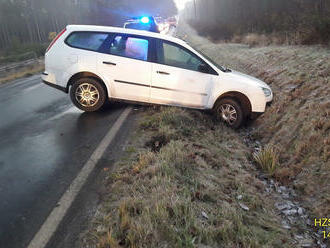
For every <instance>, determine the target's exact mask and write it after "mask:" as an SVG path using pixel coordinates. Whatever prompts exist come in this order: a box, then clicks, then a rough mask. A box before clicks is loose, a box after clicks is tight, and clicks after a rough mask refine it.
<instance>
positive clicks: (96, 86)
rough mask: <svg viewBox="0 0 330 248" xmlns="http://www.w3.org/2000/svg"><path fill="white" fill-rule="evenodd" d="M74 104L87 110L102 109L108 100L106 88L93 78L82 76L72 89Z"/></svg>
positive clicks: (71, 94)
mask: <svg viewBox="0 0 330 248" xmlns="http://www.w3.org/2000/svg"><path fill="white" fill-rule="evenodd" d="M70 97H71V101H72V102H73V104H74V105H75V106H76V107H77V108H79V109H81V110H83V111H86V112H94V111H98V110H100V109H101V108H102V107H103V106H104V104H105V102H106V90H105V89H104V87H103V86H102V84H101V83H100V82H98V81H97V80H95V79H93V78H80V79H78V80H77V81H76V82H75V83H73V85H72V87H71V89H70Z"/></svg>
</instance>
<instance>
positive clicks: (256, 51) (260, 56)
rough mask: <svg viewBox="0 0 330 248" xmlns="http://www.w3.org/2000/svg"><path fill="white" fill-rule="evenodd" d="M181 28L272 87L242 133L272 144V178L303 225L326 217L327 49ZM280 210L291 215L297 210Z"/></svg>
mask: <svg viewBox="0 0 330 248" xmlns="http://www.w3.org/2000/svg"><path fill="white" fill-rule="evenodd" d="M182 27H183V28H179V30H178V35H179V36H180V37H184V38H185V39H186V40H187V41H188V43H190V44H191V45H193V46H194V47H196V48H197V49H198V50H201V51H202V52H204V53H205V54H207V55H209V56H210V57H211V58H213V59H214V60H215V61H217V62H218V63H219V64H222V65H225V66H227V67H229V68H231V69H234V70H239V71H242V72H245V73H247V74H250V75H254V76H255V77H257V78H260V79H262V80H264V81H265V82H266V83H268V84H269V85H270V86H271V87H272V89H273V91H274V94H275V98H274V102H273V104H272V106H271V107H270V108H268V109H267V111H266V113H265V114H264V115H263V116H262V117H261V118H259V119H258V120H257V121H256V122H255V123H253V124H252V125H250V126H249V127H248V128H246V130H245V133H247V136H249V139H251V140H252V141H254V142H255V141H258V142H259V141H260V142H261V145H263V146H265V145H271V146H274V147H276V148H277V150H278V151H279V162H280V166H279V168H277V169H276V171H275V173H274V176H273V177H274V180H276V181H277V182H279V183H281V184H282V185H286V186H289V187H292V188H293V189H294V190H295V192H296V194H297V195H296V196H295V200H297V201H299V202H300V203H301V204H302V205H303V207H304V208H306V209H307V211H308V212H309V213H311V215H310V218H309V220H306V223H307V224H308V223H310V222H311V221H312V222H313V220H314V218H329V214H330V191H329V189H330V173H329V172H330V161H329V159H330V135H329V133H330V81H329V79H330V50H329V49H327V48H324V47H321V46H310V47H307V46H267V47H248V46H246V45H242V44H224V43H221V44H215V43H212V42H210V41H209V40H208V39H206V38H202V37H200V36H198V35H197V34H196V33H195V32H194V31H193V30H192V29H191V28H190V27H188V26H186V25H184V26H182ZM192 34H193V35H192ZM279 205H281V204H279ZM279 205H278V206H279ZM282 206H283V204H282ZM284 211H285V212H284V213H285V214H287V215H296V214H299V213H301V212H302V208H300V207H298V208H296V209H295V208H294V209H292V208H287V209H286V210H284ZM286 226H287V227H288V225H286ZM318 231H319V232H320V231H321V230H318ZM316 236H320V235H316Z"/></svg>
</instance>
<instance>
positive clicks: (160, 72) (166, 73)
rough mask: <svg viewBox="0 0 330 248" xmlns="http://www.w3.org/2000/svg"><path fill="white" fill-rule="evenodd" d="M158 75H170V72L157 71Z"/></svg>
mask: <svg viewBox="0 0 330 248" xmlns="http://www.w3.org/2000/svg"><path fill="white" fill-rule="evenodd" d="M157 73H158V74H162V75H170V74H169V73H168V72H165V71H157Z"/></svg>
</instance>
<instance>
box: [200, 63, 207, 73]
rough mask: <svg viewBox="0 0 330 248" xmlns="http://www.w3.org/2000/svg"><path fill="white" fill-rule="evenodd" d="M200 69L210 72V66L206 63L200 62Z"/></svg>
mask: <svg viewBox="0 0 330 248" xmlns="http://www.w3.org/2000/svg"><path fill="white" fill-rule="evenodd" d="M198 71H199V72H204V73H209V72H210V70H209V66H208V65H206V64H200V65H199V66H198Z"/></svg>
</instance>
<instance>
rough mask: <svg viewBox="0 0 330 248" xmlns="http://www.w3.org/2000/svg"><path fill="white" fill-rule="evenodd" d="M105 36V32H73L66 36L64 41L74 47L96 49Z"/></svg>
mask: <svg viewBox="0 0 330 248" xmlns="http://www.w3.org/2000/svg"><path fill="white" fill-rule="evenodd" d="M107 37H108V34H106V33H95V32H75V33H72V34H71V35H70V36H69V37H68V38H67V40H66V43H67V44H68V45H69V46H71V47H74V48H80V49H87V50H92V51H98V50H99V49H100V47H101V46H102V44H103V42H104V41H105V40H106V39H107Z"/></svg>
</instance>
